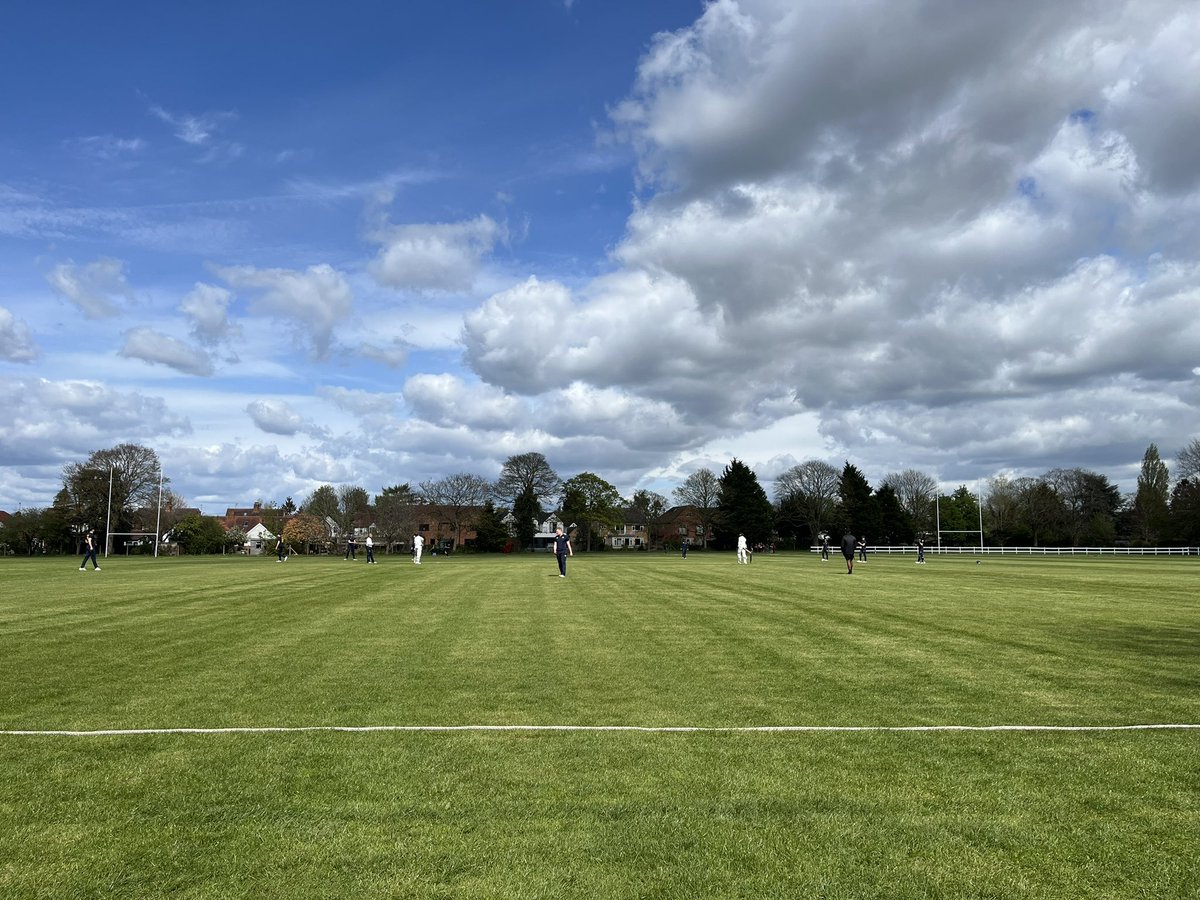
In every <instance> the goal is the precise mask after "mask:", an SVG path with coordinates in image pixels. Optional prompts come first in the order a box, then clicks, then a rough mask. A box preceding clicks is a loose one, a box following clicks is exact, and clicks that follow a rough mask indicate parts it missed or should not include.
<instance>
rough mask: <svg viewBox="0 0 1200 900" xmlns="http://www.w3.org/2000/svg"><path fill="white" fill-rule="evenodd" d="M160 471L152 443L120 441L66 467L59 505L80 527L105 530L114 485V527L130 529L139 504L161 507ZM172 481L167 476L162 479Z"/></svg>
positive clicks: (166, 481) (58, 498)
mask: <svg viewBox="0 0 1200 900" xmlns="http://www.w3.org/2000/svg"><path fill="white" fill-rule="evenodd" d="M160 473H161V466H160V464H159V460H158V454H157V453H155V452H154V451H153V450H151V449H150V448H149V447H143V446H141V445H140V444H118V445H117V446H116V447H112V448H110V449H108V450H97V451H96V452H95V453H93V454H92V455H91V456H89V457H88V459H87V461H86V462H82V463H71V464H69V465H67V466H65V467H64V468H63V488H62V490H61V491H59V494H58V496H57V497H56V498H55V506H57V507H59V508H60V509H61V510H62V512H63V514H64V517H65V518H66V520H67V522H68V524H69V525H71V526H72V527H74V528H75V529H76V530H79V529H87V528H92V529H95V530H97V531H103V530H104V526H105V523H106V520H107V517H108V511H109V497H110V493H109V491H110V486H111V499H112V503H111V511H112V522H111V525H112V530H113V531H128V530H129V529H130V526H131V524H132V520H133V517H134V513H135V512H136V511H137V509H138V508H139V507H149V506H155V507H157V505H158V486H159V478H160ZM169 481H170V479H166V478H164V479H163V480H162V483H163V485H164V486H165V485H166V484H168V483H169Z"/></svg>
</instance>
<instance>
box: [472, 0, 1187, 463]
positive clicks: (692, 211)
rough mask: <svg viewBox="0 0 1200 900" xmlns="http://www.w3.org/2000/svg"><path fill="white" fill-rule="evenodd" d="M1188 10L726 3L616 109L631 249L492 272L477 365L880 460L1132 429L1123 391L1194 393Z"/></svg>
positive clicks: (519, 387) (1181, 428)
mask: <svg viewBox="0 0 1200 900" xmlns="http://www.w3.org/2000/svg"><path fill="white" fill-rule="evenodd" d="M876 20H877V21H884V20H886V21H887V22H888V23H889V25H888V33H887V36H886V39H881V37H880V34H879V32H878V31H877V30H875V29H871V28H864V27H862V23H863V22H864V21H876ZM1198 29H1200V12H1198V11H1195V10H1189V11H1188V12H1183V11H1182V10H1180V9H1179V8H1178V7H1177V6H1176V5H1174V4H1161V3H1150V4H1148V5H1146V4H1140V3H1138V4H1135V3H1132V2H1128V3H1112V4H1106V5H1104V6H1102V7H1097V6H1095V5H1094V4H1086V3H1082V2H1079V3H1064V4H1053V5H1049V6H1047V5H1045V4H1038V3H1033V2H1022V3H1019V4H1018V6H1017V7H1015V8H1014V7H1012V6H1011V5H1009V6H1005V7H1004V8H1003V9H1001V8H999V7H996V8H994V9H993V8H990V7H988V8H982V7H964V6H961V5H955V4H948V3H943V2H936V0H931V2H926V3H916V4H909V5H907V6H905V7H903V8H900V9H897V8H896V7H895V5H894V4H887V3H884V2H882V0H866V2H861V3H855V4H842V5H829V4H822V3H815V2H813V3H802V4H796V3H794V2H791V0H715V2H713V3H710V4H708V5H707V6H706V7H705V10H704V12H703V14H702V15H701V16H700V17H699V19H698V20H697V21H696V22H695V23H694V24H692V25H690V26H688V27H687V28H683V29H680V30H678V31H676V32H671V33H665V34H661V35H658V36H657V37H656V38H655V39H654V41H653V42H652V44H651V47H650V49H649V51H648V52H647V54H646V55H645V57H644V58H643V59H642V60H641V62H640V64H639V67H638V72H637V77H636V80H635V82H634V85H633V88H632V90H631V92H630V94H629V96H628V97H627V98H625V99H624V100H623V101H622V102H620V103H618V104H616V105H615V106H614V107H613V109H612V120H613V125H614V128H615V129H616V131H617V133H618V134H619V135H620V136H623V137H624V138H625V139H626V140H628V141H629V142H631V143H632V144H633V146H634V147H635V148H636V149H637V152H638V155H639V171H640V174H641V178H642V184H643V191H644V196H643V199H642V200H641V202H639V203H638V205H637V206H636V208H635V209H634V211H633V213H632V214H631V216H630V218H629V221H628V225H627V231H626V234H625V236H624V238H623V240H622V241H621V242H620V243H619V244H618V245H617V246H616V248H615V249H614V251H613V259H614V262H615V263H616V264H617V265H618V267H619V269H618V271H617V272H615V273H614V274H611V275H607V276H604V277H602V278H598V279H595V280H594V281H592V282H591V283H590V284H586V285H584V286H583V287H574V288H568V287H567V286H566V285H564V284H560V283H557V282H552V281H544V280H539V279H529V280H528V281H526V282H524V283H521V284H518V285H516V286H514V287H511V288H509V289H507V290H505V291H502V292H500V293H498V294H496V295H494V296H492V297H491V298H489V299H488V300H487V301H485V302H484V303H483V304H482V305H481V306H480V307H479V308H478V309H476V310H475V311H473V312H472V313H470V314H468V315H467V316H466V318H465V322H464V330H463V344H464V348H465V359H466V360H467V362H468V364H469V365H470V366H471V367H472V369H473V370H474V371H475V372H476V373H477V374H478V375H479V376H480V377H481V378H482V379H483V380H484V381H485V382H487V383H489V384H492V385H494V386H496V387H498V388H501V389H503V390H507V391H512V392H516V393H520V394H523V395H527V396H530V397H542V398H543V399H545V398H549V397H551V396H554V395H555V393H556V392H563V391H567V390H568V388H567V386H569V385H570V386H573V387H572V388H570V390H572V391H574V392H575V394H574V395H573V396H574V402H575V406H576V407H577V408H581V409H586V408H588V402H587V401H588V400H589V399H594V400H595V401H596V402H597V404H598V406H597V409H596V411H595V414H596V416H597V421H602V420H604V419H605V416H606V410H607V409H608V408H609V407H610V406H615V407H618V408H619V406H620V405H621V404H623V403H628V404H631V409H637V408H638V407H637V404H638V403H647V404H650V405H649V406H648V407H647V409H648V410H649V413H648V415H647V419H648V420H655V419H657V420H658V421H660V422H662V423H663V427H664V430H665V431H667V432H668V433H672V434H673V435H674V436H675V439H676V440H678V441H679V442H680V444H681V445H682V446H688V445H689V442H690V445H695V443H696V442H697V441H701V442H702V441H704V440H705V439H706V438H707V439H708V441H709V442H710V443H711V442H713V441H717V440H719V439H720V437H721V436H722V435H727V436H733V435H741V434H745V433H746V432H752V431H755V430H759V429H763V428H764V426H766V425H769V424H770V423H772V422H776V421H779V420H780V419H781V418H787V417H791V416H797V415H805V414H808V413H812V414H815V416H816V417H817V421H818V422H820V423H821V424H820V427H821V429H822V434H823V435H824V437H825V438H826V439H827V440H828V441H829V442H830V443H833V444H835V445H836V446H838V447H840V448H845V452H846V453H847V454H848V455H852V454H853V453H855V452H857V450H858V449H860V448H861V449H862V451H863V452H864V453H868V452H870V453H876V455H877V456H878V457H879V458H880V459H881V465H882V466H883V468H884V471H887V470H891V469H894V468H895V463H894V462H888V461H886V460H887V459H896V458H900V457H903V458H904V459H907V460H912V464H913V465H922V464H923V463H922V460H930V459H937V460H939V461H940V462H941V463H942V464H945V465H946V466H948V467H952V461H951V460H950V459H948V458H947V456H946V455H945V454H943V453H939V452H938V451H937V447H938V446H959V447H966V448H969V449H967V450H963V451H960V452H963V453H967V454H968V455H970V456H971V458H972V459H974V460H975V461H976V465H977V466H978V467H984V466H988V465H993V464H995V463H997V462H999V461H1000V460H1004V459H1009V460H1011V459H1038V460H1041V459H1045V458H1046V455H1045V454H1043V453H1042V452H1041V449H1040V447H1041V445H1039V444H1038V443H1037V442H1036V441H1032V440H1031V441H1029V442H1025V443H1021V442H1014V441H1012V440H1010V436H1011V435H1012V434H1013V433H1014V428H1015V426H1016V425H1017V424H1018V422H1017V419H1016V416H1017V414H1018V412H1017V411H1019V410H1022V409H1024V410H1026V411H1032V410H1034V409H1039V408H1041V405H1042V404H1045V412H1044V414H1043V415H1044V417H1043V418H1039V419H1037V421H1036V424H1035V425H1034V426H1033V427H1034V430H1036V431H1038V432H1044V433H1045V435H1046V440H1045V442H1044V444H1045V445H1046V446H1048V447H1051V448H1056V449H1057V450H1059V451H1063V450H1064V449H1065V448H1066V447H1067V446H1068V441H1067V440H1066V439H1065V438H1064V439H1063V440H1055V439H1054V437H1053V436H1054V435H1056V434H1059V433H1060V431H1061V429H1059V428H1057V427H1056V426H1055V425H1054V423H1055V422H1060V421H1064V420H1065V419H1069V420H1070V421H1073V422H1077V423H1079V424H1078V425H1077V426H1076V427H1077V429H1078V430H1077V434H1078V433H1082V431H1089V432H1090V433H1091V434H1094V435H1106V434H1107V435H1110V437H1109V438H1102V439H1101V441H1102V442H1104V441H1107V443H1106V446H1108V447H1110V448H1118V447H1119V448H1120V450H1119V451H1114V452H1113V453H1110V454H1109V455H1110V456H1115V455H1116V454H1117V453H1118V452H1121V453H1123V452H1126V451H1128V449H1129V447H1128V446H1126V440H1125V438H1123V437H1120V436H1118V435H1117V434H1115V433H1113V432H1112V430H1111V429H1110V427H1109V423H1110V422H1111V421H1112V419H1113V416H1114V414H1115V413H1116V412H1117V411H1115V410H1114V409H1113V407H1112V406H1111V404H1112V403H1132V402H1144V400H1145V398H1146V397H1150V396H1155V395H1156V394H1157V393H1160V392H1161V393H1162V394H1163V395H1165V396H1174V397H1181V396H1189V395H1190V394H1189V392H1188V391H1186V390H1185V387H1186V385H1188V384H1189V383H1190V380H1194V376H1193V375H1192V374H1191V373H1192V371H1193V369H1194V367H1195V365H1196V358H1197V357H1196V350H1195V348H1196V347H1197V346H1200V330H1198V329H1200V325H1197V322H1196V318H1195V316H1194V315H1189V314H1188V312H1187V310H1188V309H1194V308H1195V307H1196V302H1197V300H1198V299H1200V297H1198V295H1197V293H1196V288H1195V287H1194V285H1195V284H1196V283H1197V282H1196V276H1197V274H1200V258H1198V257H1197V251H1196V247H1200V215H1198V212H1200V194H1198V193H1197V185H1198V184H1200V181H1198V178H1200V167H1197V166H1196V165H1195V158H1194V154H1191V155H1190V156H1189V153H1190V151H1189V150H1187V149H1186V148H1188V147H1190V144H1189V143H1188V142H1187V140H1186V139H1183V138H1182V137H1181V136H1180V135H1181V132H1180V131H1179V129H1180V128H1186V129H1190V130H1192V131H1194V130H1195V129H1196V128H1197V126H1200V102H1196V92H1197V90H1198V88H1197V87H1196V86H1197V85H1200V56H1197V55H1196V54H1195V53H1194V50H1190V49H1188V48H1194V46H1195V40H1194V38H1195V37H1196V36H1197V34H1198V33H1200V32H1198ZM846 60H854V65H853V67H848V66H847V64H846ZM1151 110H1152V111H1153V114H1151V112H1149V111H1151ZM1118 385H1121V386H1124V387H1123V389H1121V390H1118V389H1117V386H1118ZM852 408H853V409H856V410H859V411H858V412H850V411H849V410H851V409H852ZM948 410H949V411H953V414H952V415H948V414H947V411H948ZM1068 411H1070V415H1069V416H1068V415H1067V413H1068ZM989 417H993V418H994V420H995V421H997V422H1002V423H1004V424H1003V425H1002V426H1001V427H1000V428H998V429H997V431H996V433H995V435H994V438H993V440H992V441H991V442H990V443H984V441H983V435H984V434H988V433H990V431H991V430H990V429H987V428H981V427H980V423H981V422H986V421H990V420H989ZM1187 418H1188V416H1184V417H1183V419H1185V420H1186V419H1187ZM1190 419H1191V420H1192V421H1194V420H1195V410H1193V411H1192V413H1191V415H1190ZM546 421H547V422H548V423H552V428H553V430H554V433H555V434H557V435H560V436H565V435H568V434H570V433H572V429H573V428H574V427H575V426H576V425H577V423H576V422H574V421H572V420H571V419H570V418H569V417H567V418H562V417H559V418H550V419H547V420H546ZM616 421H617V422H619V423H620V424H619V425H615V426H614V427H617V428H620V429H622V430H623V429H624V427H626V426H627V425H628V426H629V427H632V423H633V422H635V421H636V415H632V416H627V417H624V418H622V417H619V416H618V417H617V418H616ZM913 421H916V422H920V423H922V424H923V425H925V426H929V425H930V423H932V422H934V421H939V422H940V421H945V422H947V423H949V424H947V426H946V427H945V428H938V429H935V430H934V431H935V432H936V434H937V435H938V441H939V442H941V443H937V444H935V443H934V442H933V441H930V440H925V439H921V438H920V432H919V429H911V428H906V427H904V423H905V422H913ZM1137 424H1138V425H1139V427H1145V428H1147V430H1145V431H1143V432H1142V433H1141V435H1140V437H1137V436H1134V435H1133V433H1132V431H1131V432H1130V433H1129V436H1128V441H1132V442H1135V443H1136V442H1138V441H1140V442H1141V444H1142V447H1143V448H1144V445H1145V443H1147V442H1148V441H1149V440H1154V439H1159V440H1161V441H1163V442H1164V443H1170V442H1172V441H1180V442H1181V443H1182V440H1183V439H1185V438H1186V433H1187V432H1186V428H1187V426H1185V425H1183V424H1181V420H1179V419H1176V420H1174V421H1172V420H1171V419H1170V417H1163V418H1161V419H1155V420H1154V421H1152V422H1151V421H1147V420H1140V421H1138V423H1137ZM1152 425H1154V426H1161V429H1162V430H1159V431H1154V430H1149V429H1150V426H1152ZM947 429H950V430H949V431H948V430H947ZM597 430H599V429H597ZM629 443H633V444H636V443H638V441H637V440H631V441H630V442H629ZM785 450H786V448H782V449H781V448H774V450H772V448H770V447H768V446H764V458H769V457H770V456H772V455H774V456H781V455H782V452H783V451H785ZM1137 453H1138V456H1139V457H1140V450H1139V451H1137ZM1101 455H1102V454H1101Z"/></svg>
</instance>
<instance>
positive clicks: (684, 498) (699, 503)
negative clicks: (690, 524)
mask: <svg viewBox="0 0 1200 900" xmlns="http://www.w3.org/2000/svg"><path fill="white" fill-rule="evenodd" d="M672 494H673V495H674V497H675V499H676V500H677V501H678V502H679V503H681V504H685V505H687V506H694V507H695V508H696V511H697V514H698V515H699V517H700V525H701V527H703V528H704V538H703V540H702V541H701V543H700V546H702V547H707V546H708V539H709V537H710V536H711V535H712V524H713V522H714V521H715V520H716V517H717V507H718V506H719V504H720V502H721V481H720V479H719V478H717V475H716V473H715V472H713V470H712V469H697V470H696V471H695V472H693V473H692V474H691V475H689V476H688V477H687V478H686V479H684V482H683V484H681V485H680V486H679V487H677V488H675V490H674V491H672Z"/></svg>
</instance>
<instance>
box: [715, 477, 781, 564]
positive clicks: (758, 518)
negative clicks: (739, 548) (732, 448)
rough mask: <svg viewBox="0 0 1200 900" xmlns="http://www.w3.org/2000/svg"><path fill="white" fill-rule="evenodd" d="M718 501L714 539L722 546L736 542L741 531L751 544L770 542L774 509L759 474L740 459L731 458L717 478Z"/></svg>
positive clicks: (732, 544) (728, 545)
mask: <svg viewBox="0 0 1200 900" xmlns="http://www.w3.org/2000/svg"><path fill="white" fill-rule="evenodd" d="M720 485H721V489H720V500H719V502H718V504H717V519H716V525H717V541H718V544H719V545H720V546H722V547H726V548H728V547H732V546H735V545H736V544H737V537H738V535H739V534H744V535H745V536H746V540H747V541H749V542H750V543H751V544H756V543H764V544H765V543H770V541H771V537H772V531H773V529H774V525H775V510H774V509H773V508H772V506H771V501H770V500H769V499H767V492H766V491H764V490H763V488H762V485H760V484H759V483H758V476H757V475H755V474H754V472H753V470H752V469H751V468H750V467H749V466H747V465H746V464H745V463H743V462H742V461H741V460H738V459H733V460H731V461H730V463H729V465H727V466H726V467H725V471H724V472H723V473H722V474H721V478H720Z"/></svg>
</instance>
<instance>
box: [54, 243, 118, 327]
mask: <svg viewBox="0 0 1200 900" xmlns="http://www.w3.org/2000/svg"><path fill="white" fill-rule="evenodd" d="M46 280H47V281H49V282H50V286H51V287H52V288H54V290H55V291H56V292H57V293H58V294H60V295H61V296H63V297H66V298H67V299H68V300H70V301H71V302H72V303H74V304H75V305H76V306H77V307H79V309H81V310H82V311H83V314H84V315H85V316H87V318H89V319H102V318H106V317H108V316H115V315H117V314H118V313H119V312H120V311H121V306H120V304H119V303H118V302H117V301H118V300H126V301H131V300H133V291H132V290H131V289H130V287H129V284H128V282H126V280H125V264H124V263H123V262H121V261H120V260H118V259H111V258H108V257H104V258H101V259H98V260H96V261H95V262H90V263H88V264H87V265H84V266H77V265H75V263H73V262H66V263H60V264H59V265H57V266H55V267H54V269H53V270H52V271H51V272H50V273H49V274H48V275H47V276H46Z"/></svg>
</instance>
